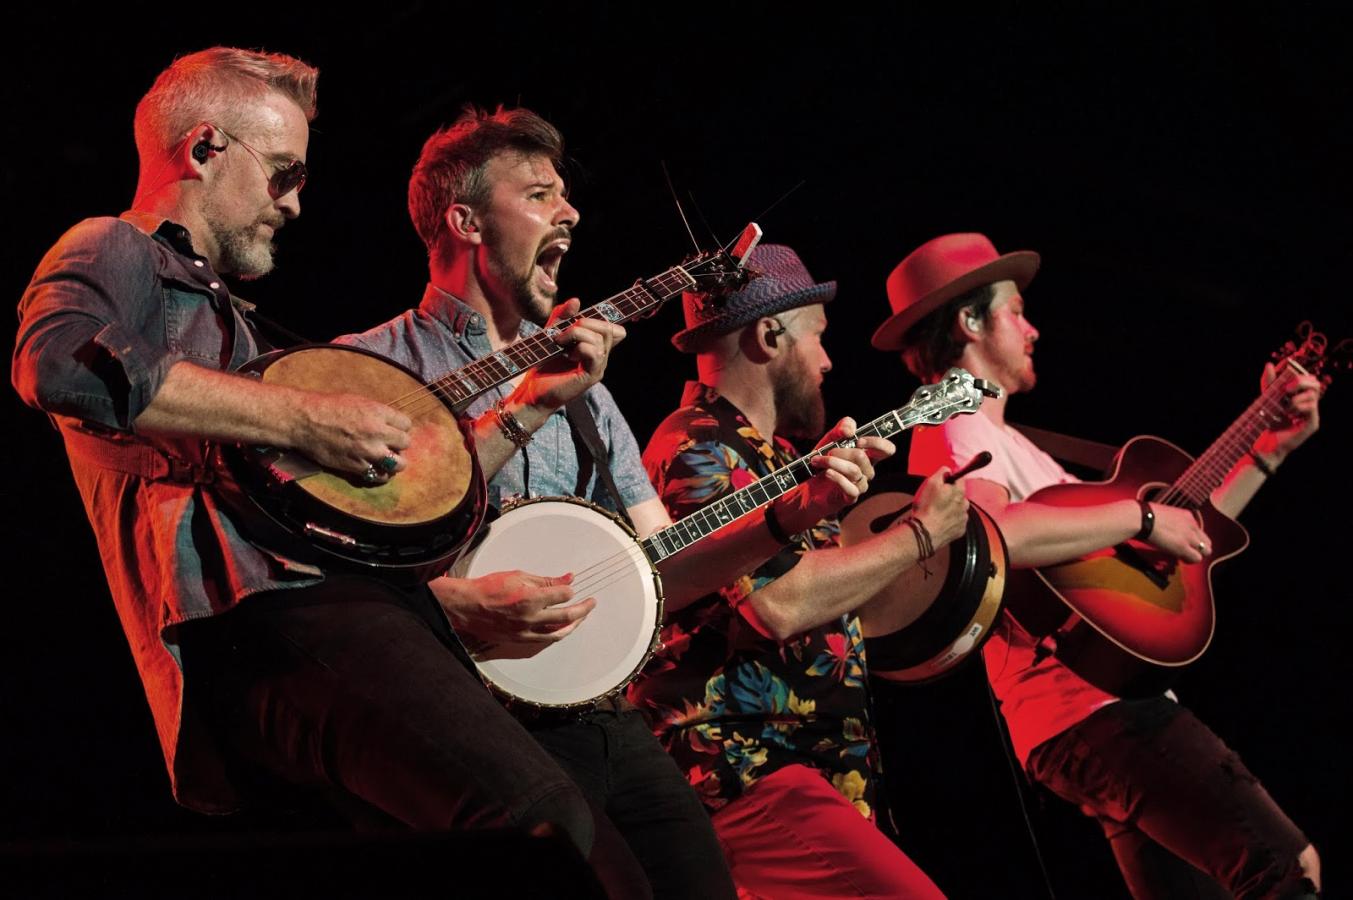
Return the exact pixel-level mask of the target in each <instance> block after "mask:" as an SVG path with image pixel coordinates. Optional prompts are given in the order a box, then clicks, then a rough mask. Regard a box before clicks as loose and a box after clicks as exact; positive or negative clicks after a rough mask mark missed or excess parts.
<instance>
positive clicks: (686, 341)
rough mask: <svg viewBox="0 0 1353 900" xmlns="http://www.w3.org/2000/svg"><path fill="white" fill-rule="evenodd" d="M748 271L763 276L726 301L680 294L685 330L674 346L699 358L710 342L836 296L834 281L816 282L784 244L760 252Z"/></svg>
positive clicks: (766, 246) (756, 251)
mask: <svg viewBox="0 0 1353 900" xmlns="http://www.w3.org/2000/svg"><path fill="white" fill-rule="evenodd" d="M747 268H748V269H751V270H752V271H754V272H756V273H757V274H758V276H759V277H756V278H753V279H751V280H750V281H749V282H747V285H746V286H745V287H744V288H743V289H742V290H740V291H738V292H737V293H736V294H729V295H728V297H726V298H724V299H723V300H722V301H710V300H709V299H708V298H707V297H706V296H705V295H704V294H692V293H686V294H682V295H681V309H682V311H683V312H684V313H685V314H686V330H685V331H679V332H677V333H676V334H674V335H672V344H673V346H675V347H676V348H677V349H678V350H680V351H681V352H682V353H695V352H697V347H698V346H699V344H700V341H701V340H702V339H704V338H706V337H709V336H711V335H717V334H728V333H729V332H730V331H737V330H738V329H739V328H742V327H743V326H745V325H750V324H752V323H753V322H755V321H756V320H757V319H760V318H761V317H763V316H773V315H775V314H776V313H780V312H784V311H785V310H787V309H797V308H798V307H800V306H812V305H813V304H814V303H826V302H827V301H829V300H831V299H832V298H833V297H835V296H836V282H835V281H825V282H823V283H822V284H818V283H817V282H815V281H813V276H812V275H809V274H808V270H807V269H806V268H805V267H804V265H803V263H802V262H801V261H800V260H799V255H798V254H797V253H795V252H794V251H793V250H791V249H789V248H788V247H786V246H785V245H784V244H762V245H761V246H759V247H757V248H756V249H754V250H753V251H752V255H751V256H750V257H749V258H748V260H747Z"/></svg>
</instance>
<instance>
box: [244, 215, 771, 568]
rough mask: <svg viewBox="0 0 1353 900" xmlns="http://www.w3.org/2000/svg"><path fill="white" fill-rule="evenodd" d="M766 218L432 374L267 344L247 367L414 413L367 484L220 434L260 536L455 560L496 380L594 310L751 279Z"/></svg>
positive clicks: (553, 353)
mask: <svg viewBox="0 0 1353 900" xmlns="http://www.w3.org/2000/svg"><path fill="white" fill-rule="evenodd" d="M760 239H761V229H760V227H759V226H757V225H756V223H752V224H750V225H748V226H747V228H746V229H744V230H743V232H742V234H741V235H740V237H739V238H738V242H737V245H736V246H735V248H734V249H733V251H732V252H731V253H729V252H726V251H724V250H722V249H720V250H714V251H708V252H705V253H701V254H699V255H698V256H695V257H693V258H691V259H689V260H687V261H685V262H683V263H682V264H680V265H677V266H673V267H672V268H670V269H668V270H667V271H665V272H663V273H661V274H659V275H657V276H655V277H653V278H641V279H640V280H638V281H637V282H635V284H634V286H633V287H631V288H629V289H628V290H625V291H622V292H621V293H619V294H616V295H615V296H613V297H611V298H610V299H607V300H604V301H602V302H601V303H598V304H596V305H594V306H591V307H588V308H587V309H584V310H582V311H581V312H579V313H578V314H577V315H575V316H572V317H570V318H567V319H563V320H561V321H559V322H557V323H555V324H554V325H552V326H551V327H549V328H546V329H543V330H542V331H540V332H538V333H536V334H533V335H531V336H529V337H525V338H523V339H521V340H519V341H517V342H515V343H513V344H511V345H510V346H508V347H504V348H503V349H502V350H500V351H498V352H496V353H492V354H490V355H489V356H486V357H484V358H482V359H478V360H476V361H474V362H472V363H470V364H469V365H466V366H463V367H461V368H459V369H456V370H455V371H453V372H451V373H449V374H447V375H444V376H442V377H441V378H438V379H436V380H435V381H431V382H424V381H423V380H422V379H420V378H419V377H418V376H417V375H416V374H414V373H413V372H412V371H410V370H409V369H407V368H405V367H404V366H401V365H399V364H397V363H395V362H393V361H391V360H388V359H386V358H384V357H382V356H378V355H376V354H374V353H371V352H369V351H366V350H362V349H359V348H356V347H347V346H342V345H338V344H307V345H303V346H300V347H293V348H289V349H286V350H280V351H276V352H273V353H268V354H265V355H263V356H260V357H258V358H256V359H254V360H252V361H251V362H249V363H247V364H246V365H245V366H244V367H243V368H242V369H241V371H242V372H244V373H246V374H251V375H255V376H257V377H259V378H261V379H262V380H263V381H264V382H266V383H268V384H279V385H283V386H286V387H294V388H301V389H305V390H311V391H322V392H333V391H343V392H346V393H354V394H360V395H362V396H365V397H370V398H371V399H373V400H379V401H381V402H383V403H387V404H389V405H390V406H392V407H394V408H395V409H398V410H400V411H401V412H403V413H404V414H405V415H407V416H408V417H409V418H410V419H412V420H413V428H412V429H411V432H410V438H411V442H410V445H409V447H408V448H407V449H406V450H404V451H403V455H404V458H405V462H406V464H407V465H406V468H405V469H404V470H403V471H401V472H400V473H399V474H398V475H396V476H395V477H393V478H391V479H390V480H389V481H388V482H386V483H384V484H375V485H373V484H367V483H364V482H363V481H362V480H361V479H360V478H358V477H355V476H352V475H349V474H347V473H342V472H335V471H331V470H328V469H325V468H323V467H321V466H320V465H318V464H316V463H315V462H313V461H311V460H310V459H308V458H307V457H305V456H303V455H301V454H300V453H298V452H295V451H292V450H284V449H281V448H277V447H260V446H248V445H233V444H225V445H220V446H219V447H218V448H217V450H218V452H217V456H218V462H219V464H220V466H221V467H223V468H224V470H225V472H226V473H227V475H228V476H229V477H228V478H225V479H221V481H222V482H223V483H222V485H221V487H222V488H223V490H222V491H221V493H222V496H223V497H224V498H225V499H227V500H229V501H231V502H232V504H233V506H234V507H235V509H236V510H237V511H239V512H241V513H242V514H243V515H244V516H245V519H246V525H247V526H248V527H250V530H251V533H252V534H253V535H254V536H255V537H256V539H258V540H260V541H262V542H263V543H264V544H266V545H268V546H275V547H277V548H278V549H281V548H282V547H287V548H289V549H290V550H291V551H292V552H294V553H296V554H298V555H299V556H301V558H305V559H315V560H317V561H320V562H324V563H327V564H339V565H341V566H344V567H347V568H356V569H358V570H361V571H365V572H368V573H373V574H380V575H382V576H385V577H396V578H399V579H400V580H413V581H427V580H428V579H430V578H432V577H435V576H436V575H439V574H441V573H442V572H445V571H446V569H447V567H448V566H449V564H450V561H451V560H452V559H453V558H454V557H455V555H456V554H457V553H458V552H459V551H460V550H461V549H462V548H463V547H464V545H465V543H466V541H467V540H468V538H469V537H470V536H472V535H473V534H474V533H475V531H476V530H477V529H478V528H479V526H480V524H481V523H482V522H483V518H484V512H485V509H486V507H487V504H486V496H487V489H486V486H485V483H484V477H483V473H482V472H481V471H480V469H479V462H478V460H477V459H476V458H475V455H474V444H473V440H472V437H471V433H470V429H469V424H468V422H466V421H465V418H464V412H465V410H466V408H467V407H468V406H469V405H470V403H471V402H472V401H473V400H474V399H475V398H476V397H479V396H480V395H481V394H483V393H484V392H486V391H489V390H491V389H493V388H495V387H497V386H498V385H500V384H503V383H504V382H506V381H510V380H511V379H513V378H515V377H517V376H518V375H520V374H521V373H522V372H524V371H526V370H527V369H530V368H532V367H534V366H537V365H540V364H541V363H543V362H546V361H547V360H550V359H553V358H555V357H557V356H559V355H561V354H563V353H564V352H565V350H564V348H563V347H560V346H559V345H558V344H557V343H555V340H554V338H555V336H556V335H557V334H558V333H560V332H562V331H565V330H567V329H568V328H569V327H570V326H572V325H573V324H574V323H575V322H577V321H578V320H579V319H581V318H583V317H592V318H598V319H605V320H607V321H609V322H616V323H620V322H628V321H631V320H634V319H639V318H643V317H646V316H650V315H652V314H653V313H655V312H657V310H658V308H659V307H660V306H661V305H662V304H663V303H664V302H666V301H667V300H669V299H671V298H672V297H675V296H677V295H678V294H681V293H682V292H684V291H699V292H701V293H702V294H706V295H708V296H711V297H714V298H716V299H715V300H714V301H713V302H718V301H717V298H719V297H721V296H722V295H723V294H724V293H726V292H728V291H730V290H736V289H737V288H739V287H741V286H742V285H743V284H745V283H746V281H747V279H748V278H749V277H752V275H753V273H751V272H749V271H747V270H746V269H744V268H743V263H744V261H745V260H746V259H747V256H748V254H750V253H751V251H752V248H754V247H755V246H756V244H757V243H758V242H759V241H760Z"/></svg>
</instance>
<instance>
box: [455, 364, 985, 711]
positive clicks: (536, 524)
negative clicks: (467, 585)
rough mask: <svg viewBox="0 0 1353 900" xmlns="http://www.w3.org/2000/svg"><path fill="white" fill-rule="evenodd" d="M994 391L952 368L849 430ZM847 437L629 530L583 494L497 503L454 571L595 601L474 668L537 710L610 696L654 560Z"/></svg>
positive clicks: (650, 643) (906, 418)
mask: <svg viewBox="0 0 1353 900" xmlns="http://www.w3.org/2000/svg"><path fill="white" fill-rule="evenodd" d="M994 390H995V389H994V388H992V387H991V386H990V385H989V384H988V383H987V382H985V381H982V380H981V379H977V378H974V377H973V376H972V375H971V374H969V373H968V372H966V371H964V370H963V369H957V368H955V369H950V370H949V371H948V372H947V373H946V374H945V376H944V378H942V379H941V380H940V381H939V382H938V383H937V384H933V385H926V386H923V387H921V388H918V389H917V390H916V392H915V393H914V394H913V395H912V398H911V400H910V401H909V402H908V403H907V404H906V405H905V406H903V407H901V408H900V409H896V410H893V411H892V412H889V413H887V414H885V415H883V416H881V417H879V418H877V419H875V420H874V421H872V422H870V423H869V424H867V425H863V426H861V427H859V428H858V429H856V434H857V435H859V436H878V437H885V438H886V437H890V436H892V435H894V434H897V433H898V432H901V431H904V430H905V429H908V428H910V427H912V426H913V425H917V424H921V423H928V424H934V425H937V424H940V423H942V422H945V421H947V420H948V419H949V418H950V417H951V416H955V415H958V414H961V413H972V412H975V411H976V410H977V409H978V407H979V406H981V403H982V398H983V395H984V394H991V393H992V392H993V391H994ZM854 444H855V442H854V439H851V440H846V441H840V442H836V443H832V444H827V445H824V446H822V447H819V448H817V449H816V450H814V451H813V452H812V453H809V454H807V455H805V456H802V457H800V458H798V459H796V460H794V461H793V462H791V463H789V464H788V465H785V466H783V467H782V468H779V469H777V470H775V471H774V472H771V473H770V474H769V475H766V476H764V477H762V478H760V479H758V480H756V481H754V482H752V483H751V484H749V485H746V486H745V487H742V488H740V489H738V490H736V491H734V492H732V493H731V494H728V495H727V496H725V497H723V498H722V499H720V500H717V501H715V502H714V503H710V504H709V505H708V506H705V507H703V508H702V509H700V510H698V511H696V512H694V513H691V514H690V515H689V516H686V517H684V518H682V519H681V520H680V521H678V522H675V523H674V524H672V525H669V526H667V527H666V528H662V529H659V530H658V531H655V532H653V533H652V534H650V535H649V536H648V537H646V538H642V539H641V538H639V537H638V536H637V535H636V534H635V533H634V530H633V529H632V528H630V526H629V525H628V523H626V522H625V521H624V520H623V519H621V518H620V517H619V516H617V515H615V514H613V513H611V512H608V511H606V510H604V509H602V508H601V507H598V506H596V505H595V504H592V503H589V502H588V501H586V500H579V499H576V498H567V497H565V498H559V497H541V498H535V499H530V500H524V501H521V502H519V503H517V504H515V505H513V506H510V507H508V508H507V509H506V510H505V511H504V513H503V514H502V515H501V516H500V517H499V518H497V519H495V520H494V521H493V522H492V523H491V524H490V525H489V526H488V528H487V529H485V530H484V531H483V532H481V540H480V541H479V543H478V544H477V545H476V546H474V547H472V548H471V549H470V550H468V551H467V552H466V553H465V554H464V555H463V556H461V558H460V559H459V561H458V562H457V563H456V566H455V567H454V568H453V570H452V574H453V575H457V576H460V577H465V578H474V577H477V576H479V575H484V574H488V573H490V572H495V571H502V570H505V569H518V568H523V567H529V568H530V569H531V570H532V571H536V572H572V573H573V590H574V594H575V599H574V600H571V601H569V602H570V603H576V602H579V601H581V600H582V599H584V598H587V597H595V598H596V601H597V603H596V606H595V608H594V609H593V610H592V612H591V613H589V614H588V616H587V618H585V619H583V620H582V622H581V623H580V624H579V625H578V627H577V629H576V630H575V631H574V632H573V633H572V634H570V635H569V636H568V637H567V638H565V639H563V640H561V641H558V642H557V643H553V644H549V645H547V646H545V647H544V649H541V647H540V645H539V644H529V645H528V644H500V645H494V646H491V647H488V648H483V649H481V650H480V651H479V652H478V653H477V654H476V657H477V658H476V661H475V665H476V666H477V667H478V669H479V674H480V676H481V677H482V678H483V679H484V681H485V682H486V683H487V684H488V685H489V687H491V688H492V689H493V690H495V691H496V692H498V693H499V694H500V695H502V696H503V697H505V698H507V699H508V700H509V701H512V702H520V703H522V704H525V705H526V706H527V707H529V708H536V709H564V710H567V709H585V708H587V707H590V706H592V705H594V704H595V703H597V702H599V701H601V700H603V699H605V698H607V697H611V696H614V695H616V694H617V693H619V692H620V691H622V690H624V688H625V686H626V685H627V684H629V682H630V681H631V680H633V679H634V677H635V676H636V675H638V674H639V672H640V670H641V669H642V668H643V667H644V664H645V663H647V662H648V660H649V658H650V657H651V656H652V655H653V653H654V651H655V650H656V649H657V647H658V636H659V633H660V631H661V628H662V618H663V617H662V603H663V596H662V579H661V577H660V575H659V573H658V565H659V564H660V563H661V562H662V561H663V560H665V559H667V558H668V557H671V556H675V555H676V554H678V553H680V552H682V551H684V550H687V549H689V548H690V547H692V546H693V545H695V544H696V543H698V542H699V541H700V540H701V539H703V538H705V537H708V536H709V535H711V534H713V533H714V532H716V531H718V530H719V529H720V528H723V527H724V526H725V525H730V524H732V523H733V522H735V521H737V520H738V519H741V518H743V517H744V516H747V515H749V514H751V513H753V512H756V511H757V510H759V509H761V508H762V507H763V506H765V505H766V504H767V503H770V502H771V501H772V500H774V499H776V498H777V497H780V496H781V495H783V494H786V493H788V492H789V491H791V490H793V489H794V488H795V487H797V486H798V485H799V484H801V483H803V482H804V481H807V480H808V479H809V478H811V477H812V476H813V475H814V474H815V470H814V469H813V468H812V466H811V465H810V461H811V460H812V459H813V458H814V457H816V456H821V455H823V454H825V453H828V452H830V451H831V450H833V449H835V448H837V447H852V446H854Z"/></svg>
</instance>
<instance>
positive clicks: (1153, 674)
mask: <svg viewBox="0 0 1353 900" xmlns="http://www.w3.org/2000/svg"><path fill="white" fill-rule="evenodd" d="M1325 346H1326V340H1325V336H1324V335H1322V334H1320V333H1319V332H1316V331H1314V330H1310V329H1309V328H1307V330H1306V333H1305V334H1303V335H1302V342H1301V344H1300V346H1297V345H1296V344H1295V342H1289V343H1288V345H1287V346H1286V347H1284V349H1283V351H1281V353H1282V358H1281V359H1279V361H1278V363H1277V371H1276V374H1275V377H1274V378H1273V380H1272V381H1271V382H1270V383H1269V384H1268V386H1267V387H1265V388H1264V390H1263V392H1262V393H1261V394H1260V395H1259V397H1258V398H1256V399H1255V401H1254V402H1253V403H1251V404H1250V405H1249V407H1248V408H1247V409H1246V410H1245V412H1244V413H1242V414H1241V415H1240V417H1239V418H1238V419H1236V420H1235V422H1233V423H1232V424H1231V426H1230V427H1229V428H1227V429H1226V430H1225V431H1224V432H1223V433H1222V435H1221V436H1220V437H1219V438H1217V440H1216V441H1215V442H1214V443H1213V444H1212V446H1210V447H1209V448H1208V449H1207V450H1206V451H1205V452H1204V453H1203V454H1202V455H1201V456H1199V457H1198V458H1197V459H1194V458H1193V457H1191V456H1189V455H1188V454H1187V453H1185V452H1184V451H1183V450H1181V449H1179V448H1178V447H1176V446H1175V445H1174V444H1172V443H1170V442H1169V441H1166V440H1163V439H1161V438H1158V437H1150V436H1139V437H1135V438H1133V439H1132V440H1130V441H1128V442H1127V444H1125V445H1124V446H1123V448H1122V449H1121V450H1120V451H1119V452H1118V455H1117V456H1116V457H1115V460H1114V463H1113V466H1112V469H1111V474H1110V476H1109V478H1108V480H1106V481H1102V482H1094V483H1090V482H1087V483H1081V484H1058V485H1051V486H1049V487H1046V488H1043V489H1042V490H1039V491H1036V492H1034V493H1033V494H1032V495H1030V496H1029V497H1028V498H1027V499H1028V501H1029V502H1032V503H1041V504H1045V505H1049V506H1062V507H1077V506H1095V505H1099V504H1103V503H1111V502H1114V501H1117V500H1122V499H1124V498H1136V499H1142V500H1147V501H1150V502H1151V503H1155V504H1161V505H1164V506H1174V507H1178V508H1180V509H1187V510H1190V511H1191V512H1192V513H1193V514H1194V515H1195V516H1196V517H1197V518H1198V521H1199V523H1200V524H1201V526H1202V528H1203V530H1204V531H1206V532H1207V536H1208V539H1209V540H1210V541H1211V543H1212V547H1213V550H1212V554H1211V555H1210V556H1208V557H1206V558H1205V559H1203V560H1202V561H1201V562H1198V563H1188V562H1184V561H1182V560H1180V559H1177V558H1176V557H1174V556H1172V555H1170V554H1169V553H1166V552H1164V551H1162V550H1159V549H1157V548H1156V547H1153V546H1151V545H1149V544H1146V543H1142V542H1139V541H1127V542H1125V543H1122V544H1118V545H1117V546H1114V547H1109V548H1107V549H1104V550H1101V551H1098V552H1096V553H1091V554H1089V555H1087V556H1085V557H1082V558H1080V559H1077V560H1073V561H1071V562H1066V563H1062V564H1059V565H1052V566H1043V567H1041V568H1037V569H1034V570H1033V574H1034V576H1035V577H1034V578H1027V577H1026V578H1022V579H1014V578H1012V579H1011V582H1010V585H1009V591H1010V593H1011V595H1012V596H1011V598H1009V602H1008V608H1009V610H1010V612H1011V614H1012V615H1014V616H1015V618H1016V619H1017V620H1019V621H1020V622H1021V624H1024V625H1025V627H1028V628H1029V629H1030V631H1031V632H1033V633H1035V634H1037V633H1042V632H1047V631H1048V630H1049V627H1048V625H1049V623H1057V622H1060V626H1059V627H1056V647H1057V650H1056V652H1057V656H1058V658H1059V659H1061V660H1062V661H1063V662H1065V663H1066V664H1067V666H1068V667H1070V668H1071V669H1072V670H1073V671H1075V672H1076V673H1077V674H1079V675H1080V676H1081V677H1083V678H1085V679H1086V680H1087V681H1089V682H1091V683H1092V684H1095V685H1097V686H1099V687H1101V688H1103V689H1104V690H1107V691H1109V692H1110V693H1113V694H1116V695H1118V696H1134V695H1144V694H1150V693H1158V692H1159V691H1161V690H1163V689H1164V687H1166V686H1168V684H1169V681H1170V679H1171V677H1172V676H1173V675H1174V674H1176V673H1177V671H1178V670H1179V669H1180V668H1181V667H1183V666H1186V665H1188V664H1189V663H1191V662H1193V661H1194V660H1196V659H1198V657H1200V656H1202V655H1203V652H1204V651H1205V650H1207V648H1208V645H1209V644H1210V643H1211V642H1212V633H1213V628H1214V624H1215V615H1216V611H1215V604H1214V601H1213V595H1212V570H1213V568H1214V567H1215V566H1217V565H1218V564H1219V563H1221V562H1223V561H1225V560H1228V559H1230V558H1231V557H1233V556H1235V555H1236V554H1238V553H1240V552H1241V551H1242V550H1244V549H1245V547H1246V546H1247V545H1248V544H1249V535H1248V534H1247V533H1246V531H1245V529H1244V528H1243V527H1242V526H1241V525H1240V524H1239V523H1238V522H1236V521H1235V520H1234V519H1231V518H1230V517H1228V516H1226V515H1225V514H1223V513H1221V512H1220V511H1218V510H1217V509H1216V508H1215V507H1214V506H1213V505H1212V502H1211V499H1210V498H1211V495H1212V492H1213V491H1215V490H1216V489H1217V488H1218V487H1220V486H1221V484H1222V481H1223V480H1224V479H1225V477H1226V474H1227V473H1228V472H1229V471H1230V470H1231V468H1232V466H1234V465H1235V464H1236V462H1238V461H1239V460H1240V458H1241V457H1243V456H1245V455H1246V454H1247V453H1248V452H1249V450H1250V448H1251V447H1252V446H1253V445H1254V441H1255V439H1256V438H1258V437H1259V435H1260V434H1261V433H1262V432H1263V431H1264V430H1266V429H1268V428H1269V427H1271V426H1275V425H1281V424H1282V423H1284V422H1286V421H1287V414H1286V412H1285V411H1284V400H1285V398H1286V396H1287V389H1288V386H1289V385H1290V384H1291V383H1292V381H1293V380H1295V379H1296V378H1298V377H1300V376H1302V375H1304V374H1307V373H1318V372H1319V371H1320V369H1321V366H1322V364H1323V360H1324V352H1325ZM1015 595H1017V597H1016V596H1015ZM1058 600H1060V601H1061V604H1064V607H1063V608H1062V609H1060V611H1058V610H1056V609H1055V608H1052V609H1050V608H1049V603H1050V602H1051V603H1052V604H1053V605H1054V607H1055V604H1056V601H1058ZM1067 610H1069V611H1070V613H1071V615H1070V617H1069V618H1068V617H1067V615H1066V613H1067ZM1059 612H1060V614H1059Z"/></svg>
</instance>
